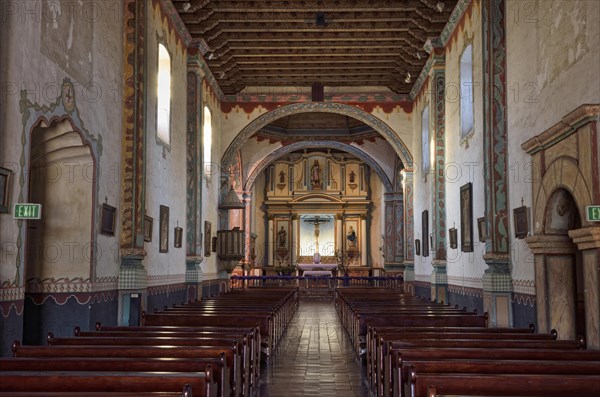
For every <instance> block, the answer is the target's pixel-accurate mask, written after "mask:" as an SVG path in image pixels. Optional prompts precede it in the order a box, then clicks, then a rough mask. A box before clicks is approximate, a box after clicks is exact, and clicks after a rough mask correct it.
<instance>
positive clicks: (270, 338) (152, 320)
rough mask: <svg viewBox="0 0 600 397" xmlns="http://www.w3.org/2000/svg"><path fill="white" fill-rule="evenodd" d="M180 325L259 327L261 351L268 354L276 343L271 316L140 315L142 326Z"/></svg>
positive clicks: (233, 314) (234, 314)
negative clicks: (261, 342) (261, 343)
mask: <svg viewBox="0 0 600 397" xmlns="http://www.w3.org/2000/svg"><path fill="white" fill-rule="evenodd" d="M161 325H170V326H182V327H198V326H206V325H209V326H211V325H218V326H220V327H236V326H239V327H254V326H256V325H258V327H259V329H260V335H261V341H263V352H264V353H265V354H266V355H267V356H268V355H269V354H270V352H271V351H272V350H273V348H274V347H275V345H276V338H275V327H274V324H273V319H272V317H271V316H267V317H265V316H252V315H250V316H246V315H244V314H242V313H231V314H190V315H183V314H165V313H156V314H147V313H143V315H142V326H161Z"/></svg>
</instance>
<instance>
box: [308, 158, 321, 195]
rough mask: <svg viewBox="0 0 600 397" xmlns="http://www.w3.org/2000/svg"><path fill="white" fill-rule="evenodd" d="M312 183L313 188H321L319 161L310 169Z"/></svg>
mask: <svg viewBox="0 0 600 397" xmlns="http://www.w3.org/2000/svg"><path fill="white" fill-rule="evenodd" d="M310 181H311V183H312V186H313V188H316V189H320V188H321V167H320V166H319V162H318V161H317V160H315V162H314V163H313V165H312V167H310Z"/></svg>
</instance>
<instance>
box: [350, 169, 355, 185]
mask: <svg viewBox="0 0 600 397" xmlns="http://www.w3.org/2000/svg"><path fill="white" fill-rule="evenodd" d="M354 181H356V174H355V173H354V171H350V183H354Z"/></svg>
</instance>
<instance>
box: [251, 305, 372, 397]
mask: <svg viewBox="0 0 600 397" xmlns="http://www.w3.org/2000/svg"><path fill="white" fill-rule="evenodd" d="M280 396H281V397H298V396H312V397H317V396H327V397H330V396H331V397H338V396H339V397H366V396H369V392H368V388H367V386H366V384H365V375H364V369H363V368H362V367H361V365H360V364H359V362H358V361H356V359H355V355H354V352H353V350H352V346H351V344H350V340H349V339H348V336H347V335H346V332H345V331H344V329H343V328H342V325H341V323H340V321H339V319H338V317H337V314H336V312H335V309H334V307H333V302H332V301H330V300H326V301H304V300H301V301H300V307H299V309H298V311H297V312H296V315H295V316H294V319H293V320H292V321H291V322H290V324H289V327H288V329H287V331H286V334H285V335H284V337H283V338H282V340H281V342H280V344H279V346H278V347H277V350H276V351H275V353H274V355H273V356H272V357H271V358H270V359H269V363H268V364H267V366H266V368H265V369H264V370H263V373H262V374H261V387H260V397H280Z"/></svg>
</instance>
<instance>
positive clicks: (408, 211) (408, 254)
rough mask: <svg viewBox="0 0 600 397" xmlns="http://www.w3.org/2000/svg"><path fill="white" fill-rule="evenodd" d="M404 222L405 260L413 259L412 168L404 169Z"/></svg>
mask: <svg viewBox="0 0 600 397" xmlns="http://www.w3.org/2000/svg"><path fill="white" fill-rule="evenodd" d="M403 175H404V211H405V215H404V222H405V223H406V225H405V228H404V229H405V233H406V239H405V241H406V248H405V250H404V253H405V261H414V260H415V244H414V239H415V237H414V202H413V181H414V175H413V170H412V169H410V168H409V169H404V170H403Z"/></svg>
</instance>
